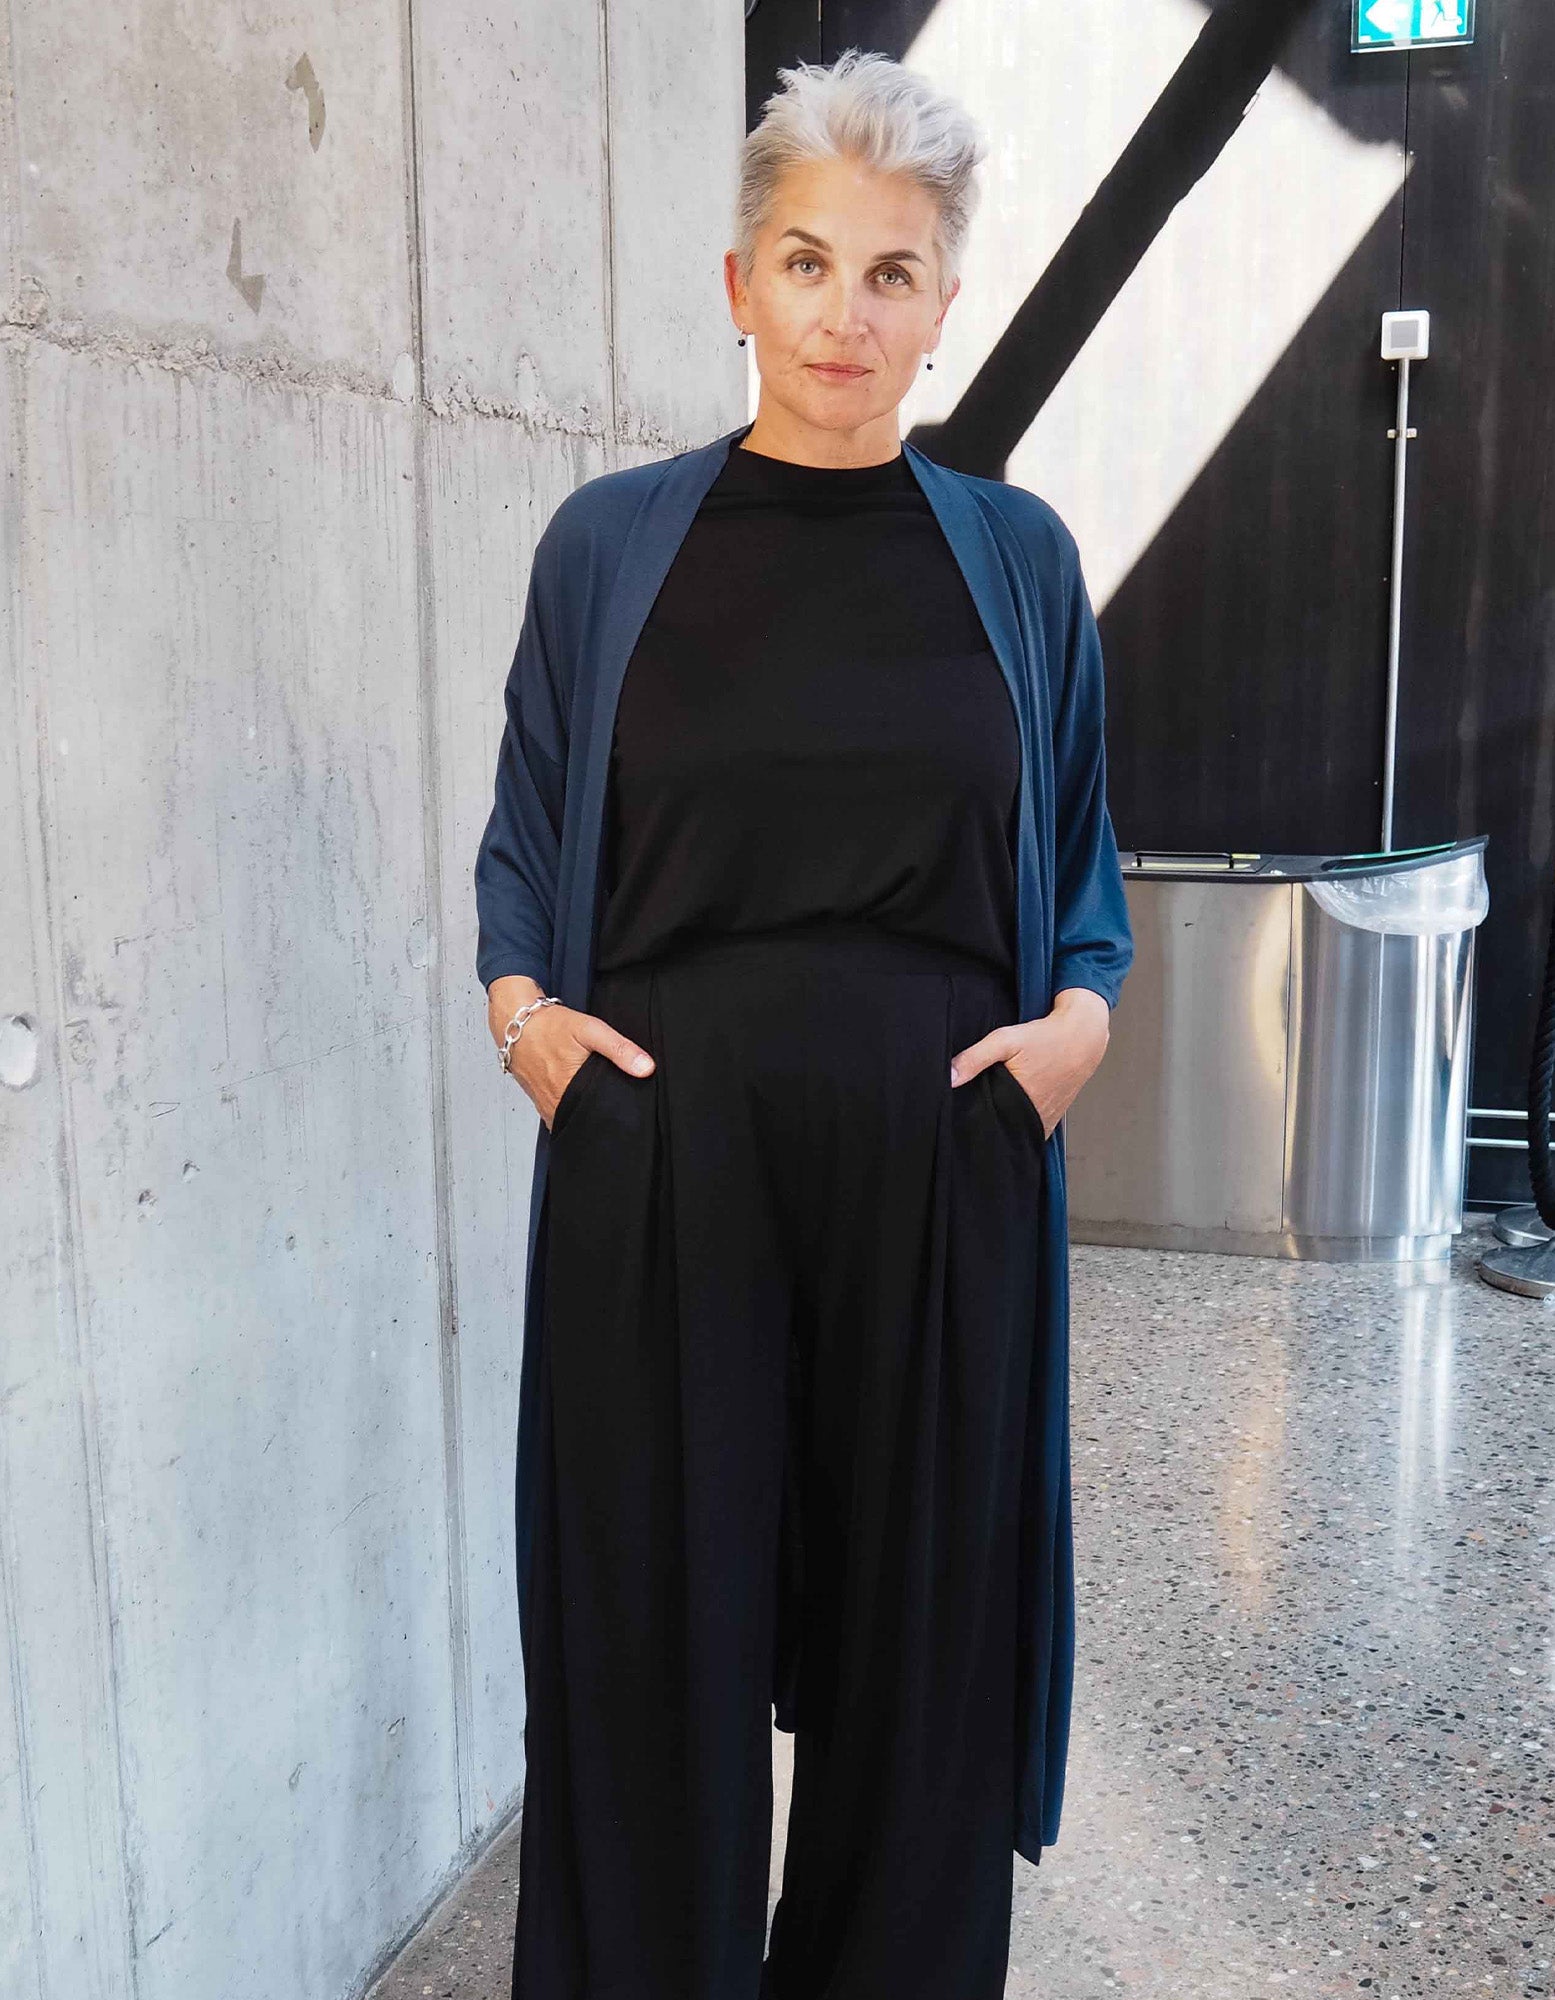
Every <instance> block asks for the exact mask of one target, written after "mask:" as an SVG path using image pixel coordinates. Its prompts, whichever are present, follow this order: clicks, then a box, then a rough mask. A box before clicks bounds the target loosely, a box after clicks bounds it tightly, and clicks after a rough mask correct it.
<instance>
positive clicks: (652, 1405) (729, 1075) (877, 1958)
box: [513, 929, 1047, 2000]
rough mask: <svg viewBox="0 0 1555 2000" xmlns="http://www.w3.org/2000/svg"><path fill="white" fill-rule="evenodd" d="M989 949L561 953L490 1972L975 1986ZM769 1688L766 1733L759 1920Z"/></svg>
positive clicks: (1003, 1113) (782, 943)
mask: <svg viewBox="0 0 1555 2000" xmlns="http://www.w3.org/2000/svg"><path fill="white" fill-rule="evenodd" d="M1014 1004H1015V1003H1014V993H1013V989H1012V987H1011V986H1010V985H1009V983H1008V982H1007V981H1006V980H1005V979H1004V978H1003V977H1001V976H1000V975H999V974H998V973H996V972H995V971H994V970H992V969H991V968H988V967H985V966H982V965H981V964H979V962H977V961H974V960H972V959H969V958H966V957H962V956H959V955H954V954H950V953H947V952H943V951H941V950H940V949H938V948H937V947H933V946H928V945H923V944H919V943H917V942H916V941H914V940H912V939H909V938H901V937H893V936H891V935H889V934H886V933H882V932H873V931H869V930H864V929H844V930H839V931H837V932H835V933H827V932H822V931H817V932H815V933H813V934H807V933H799V934H791V933H785V934H783V935H781V936H778V935H773V934H767V935H764V936H753V937H749V938H738V937H727V938H722V939H719V940H716V941H714V942H712V943H710V944H706V945H702V946H699V947H695V948H692V949H689V950H686V951H683V952H680V953H677V954H676V955H675V956H674V957H673V958H660V959H658V960H656V961H654V962H653V963H652V964H647V965H638V966H634V967H627V968H619V969H617V970H615V971H612V972H606V973H603V974H601V975H600V976H599V977H598V979H597V980H596V982H595V989H594V994H593V997H592V1000H591V1011H593V1012H595V1013H597V1014H599V1015H600V1016H601V1017H602V1018H604V1019H605V1020H607V1021H609V1022H611V1023H612V1024H613V1025H614V1026H616V1027H618V1028H620V1029H622V1030H623V1031H624V1032H625V1033H626V1034H628V1035H630V1036H631V1037H632V1038H633V1039H634V1040H635V1041H637V1042H640V1043H641V1044H642V1045H643V1046H644V1047H645V1048H647V1049H648V1050H650V1051H651V1053H652V1054H653V1055H654V1057H655V1058H656V1068H655V1070H654V1072H653V1074H652V1075H651V1076H649V1077H647V1078H644V1079H639V1078H635V1077H633V1076H630V1075H629V1074H628V1073H627V1072H625V1071H624V1070H621V1069H619V1068H618V1067H617V1066H616V1065H615V1064H614V1063H613V1062H611V1061H610V1060H609V1059H608V1058H606V1057H604V1056H602V1055H599V1054H597V1053H594V1054H591V1055H589V1056H588V1057H587V1059H586V1060H585V1062H584V1064H583V1067H582V1068H581V1069H580V1070H579V1071H578V1072H577V1074H576V1075H575V1076H574V1077H573V1079H572V1080H571V1082H569V1084H568V1085H567V1087H566V1089H565V1091H564V1092H563V1094H562V1099H561V1102H560V1104H559V1105H558V1107H557V1111H556V1114H555V1118H554V1121H553V1126H552V1136H551V1154H550V1161H549V1168H548V1189H547V1201H548V1216H547V1222H546V1226H547V1251H546V1259H547V1261H546V1276H545V1286H544V1296H545V1329H544V1341H543V1348H542V1356H541V1368H540V1375H539V1385H540V1386H539V1394H540V1397H541V1411H540V1417H539V1422H538V1424H537V1427H536V1436H537V1444H536V1449H537V1451H538V1452H539V1454H540V1463H539V1468H538V1488H539V1498H538V1501H537V1509H536V1516H535V1524H534V1542H533V1574H532V1582H531V1588H532V1598H531V1604H530V1615H531V1619H532V1624H531V1636H530V1639H529V1646H530V1661H529V1676H530V1684H529V1687H528V1690H527V1694H528V1714H527V1720H526V1724H525V1748H526V1753H527V1767H528V1768H527V1781H526V1795H525V1805H524V1813H523V1821H522V1829H521V1834H520V1857H519V1868H520V1881H519V1907H518V1922H517V1934H516V1941H515V1956H514V1968H513V1994H514V2000H999V1996H1001V1995H1002V1994H1003V1992H1004V1984H1005V1973H1006V1967H1007V1961H1008V1953H1009V1938H1010V1917H1011V1908H1010V1905H1011V1893H1012V1886H1013V1852H1014V1825H1015V1787H1016V1762H1015V1668H1016V1650H1017V1645H1016V1631H1015V1607H1016V1604H1017V1601H1018V1597H1019V1590H1018V1579H1017V1559H1018V1556H1017V1551H1018V1521H1019V1512H1020V1479H1021V1469H1022V1463H1023V1446H1024V1439H1025V1433H1026V1411H1027V1398H1028V1385H1029V1370H1030V1363H1031V1352H1032V1345H1033V1328H1034V1323H1035V1314H1036V1309H1037V1304H1036V1301H1037V1271H1036V1267H1035V1260H1036V1256H1037V1251H1036V1235H1037V1231H1036V1212H1037V1203H1038V1197H1039V1194H1040V1184H1041V1176H1042V1173H1043V1171H1044V1164H1045V1152H1046V1145H1047V1141H1046V1140H1045V1138H1044V1136H1043V1132H1042V1123H1041V1119H1040V1117H1039V1115H1038V1113H1037V1110H1036V1107H1035V1106H1034V1105H1033V1104H1032V1102H1031V1100H1030V1098H1029V1097H1028V1096H1027V1095H1026V1093H1025V1091H1024V1089H1023V1088H1022V1086H1021V1085H1020V1083H1019V1082H1018V1081H1017V1080H1016V1078H1015V1077H1014V1076H1013V1075H1012V1074H1011V1072H1010V1071H1009V1070H1007V1069H1006V1068H1005V1067H1004V1065H1003V1064H1002V1063H998V1062H995V1063H993V1064H992V1065H990V1066H989V1067H988V1068H987V1069H985V1070H983V1071H982V1072H980V1073H979V1074H978V1075H977V1076H976V1077H975V1078H974V1079H972V1080H971V1081H969V1082H968V1083H966V1084H963V1085H960V1086H958V1087H956V1088H954V1089H953V1088H952V1087H951V1084H950V1078H949V1068H950V1059H951V1056H952V1055H953V1054H954V1053H955V1052H957V1051H958V1050H960V1049H962V1048H964V1047H965V1046H966V1045H967V1044H968V1043H970V1042H972V1041H975V1040H976V1039H977V1038H978V1037H979V1036H981V1035H982V1034H984V1033H986V1032H987V1030H989V1029H990V1028H993V1027H996V1026H1000V1025H1004V1024H1007V1023H1009V1022H1011V1021H1013V1020H1014V1019H1015V1018H1016V1016H1015V1012H1014ZM774 1705H775V1707H776V1715H777V1722H778V1724H779V1726H780V1727H783V1728H786V1729H791V1730H792V1731H793V1732H794V1781H793V1795H792V1801H791V1807H790V1814H789V1824H788V1842H787V1849H786V1853H785V1857H784V1870H783V1880H782V1894H781V1897H780V1900H779V1902H778V1905H777V1909H776V1913H775V1915H774V1917H773V1921H772V1932H771V1943H770V1956H769V1957H768V1959H767V1961H766V1963H765V1965H764V1964H763V1951H764V1948H765V1946H766V1919H767V1885H768V1876H769V1868H770V1860H771V1845H770V1843H771V1836H772V1803H773V1801H772V1759H771V1751H772V1743H771V1729H772V1724H773V1711H774Z"/></svg>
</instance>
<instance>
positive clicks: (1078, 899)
mask: <svg viewBox="0 0 1555 2000" xmlns="http://www.w3.org/2000/svg"><path fill="white" fill-rule="evenodd" d="M749 429H750V425H749V424H743V425H741V426H740V427H739V428H738V429H736V430H732V431H726V432H725V433H724V435H723V436H722V437H719V438H715V439H714V440H713V442H712V443H711V444H707V445H701V446H698V447H696V448H694V449H692V450H688V451H682V452H678V453H676V454H675V455H674V456H673V457H671V458H667V459H659V460H655V461H653V462H652V463H650V464H646V465H634V466H627V467H624V468H622V469H621V470H619V471H615V472H607V473H601V474H600V475H598V476H597V477H595V478H593V479H589V480H586V481H585V482H584V483H583V485H582V486H580V487H578V488H577V489H576V490H575V491H574V492H572V493H570V494H569V495H568V496H567V498H566V499H565V500H563V501H562V503H561V505H560V506H559V507H557V509H556V510H555V512H554V513H553V515H552V516H551V519H550V521H549V523H548V524H547V526H546V528H545V531H544V533H543V534H542V535H541V537H540V539H539V542H538V543H537V544H536V547H535V554H534V563H533V566H532V568H531V571H530V576H529V587H528V594H527V598H526V602H525V606H524V615H523V622H522V626H521V629H520V632H519V636H518V646H517V650H516V652H515V653H514V656H513V665H512V669H511V671H510V673H509V675H508V680H507V690H506V705H507V725H506V729H505V731H504V734H503V737H502V744H501V749H500V751H499V753H498V758H497V773H496V796H495V800H494V803H493V806H492V811H491V816H490V819H489V821H488V823H487V826H486V831H485V834H484V836H483V838H482V840H481V845H480V852H479V855H478V857H477V859H476V863H475V900H476V909H477V916H478V922H479V939H478V945H477V951H476V961H475V964H476V973H477V976H478V978H479V979H480V981H481V984H482V985H483V986H489V985H490V983H491V982H492V980H494V979H499V978H501V977H503V976H504V975H505V974H509V973H515V972H522V973H528V974H529V976H530V977H531V978H533V979H535V980H537V981H538V982H539V984H540V986H541V987H542V988H544V990H545V991H546V992H548V993H554V994H556V995H557V996H558V997H559V998H560V999H561V1000H563V1001H564V1002H565V1003H566V1004H567V1005H568V1006H569V1007H576V1008H581V1009H585V1010H588V1011H592V1009H591V1008H590V994H591V991H592V981H593V954H594V946H595V941H596V938H597V935H598V926H599V916H600V910H601V906H602V899H603V889H602V883H601V880H600V874H601V871H600V866H599V862H600V845H601V836H602V830H603V824H604V808H605V798H606V781H607V778H608V776H609V764H610V750H611V739H612V735H613V732H614V728H615V716H616V703H617V698H618V696H619V694H620V691H621V683H622V679H623V677H624V675H625V672H626V666H627V661H628V659H629V658H630V656H631V652H632V648H633V646H634V645H635V643H636V640H637V635H638V633H639V631H640V630H641V628H642V625H643V622H644V620H645V619H646V617H647V615H648V612H649V609H650V607H651V606H652V604H653V600H654V598H655V597H656V596H657V594H658V591H659V586H660V584H661V583H662V582H663V581H664V577H665V574H666V572H667V571H668V569H669V566H670V563H671V562H672V561H673V559H674V556H675V553H676V551H677V549H678V548H679V547H680V544H681V542H682V540H683V538H684V537H685V534H686V531H687V529H688V528H689V527H690V525H691V522H692V518H693V516H694V515H695V513H696V511H697V507H698V504H699V503H700V501H701V499H702V496H703V494H704V493H705V492H706V491H707V489H708V487H709V486H711V485H712V483H713V480H714V479H715V478H716V477H717V475H718V472H719V470H720V469H721V467H722V466H723V464H724V462H725V460H726V458H727V456H728V453H729V451H730V449H731V447H732V446H734V445H735V444H737V443H738V442H739V440H740V439H741V438H743V437H744V436H745V434H746V432H747V431H748V430H749ZM903 449H904V451H905V452H906V455H907V461H908V464H909V465H910V466H911V468H912V470H913V472H914V474H915V475H916V477H917V480H918V483H919V485H920V487H921V488H922V490H923V492H924V494H925V495H926V497H927V499H928V501H929V504H930V506H931V507H932V508H933V510H934V514H935V516H936V518H937V519H938V521H939V524H940V526H941V528H942V529H943V530H944V533H945V537H946V539H947V541H948V542H949V544H950V548H951V551H952V553H953V555H954V556H955V559H956V561H957V563H958V565H959V566H960V569H961V571H962V573H963V575H964V576H965V577H966V580H967V584H968V586H969V588H970V589H971V592H972V597H973V600H974V602H975V603H976V606H977V609H978V611H979V613H980V614H981V617H982V622H983V624H984V626H985V627H986V628H987V632H988V637H989V642H990V644H991V645H992V647H993V650H994V653H995V655H996V656H997V658H998V661H999V666H1000V668H1001V670H1002V672H1003V674H1004V678H1005V681H1006V684H1007V685H1008V687H1009V691H1010V695H1011V698H1012V700H1013V702H1014V705H1015V713H1016V716H1017V719H1018V723H1019V732H1020V742H1021V780H1020V797H1019V802H1018V808H1019V810H1018V818H1019V837H1018V846H1017V852H1016V918H1017V932H1016V935H1017V951H1018V958H1019V963H1018V968H1017V971H1018V980H1019V1009H1020V1019H1021V1020H1023V1021H1029V1020H1034V1019H1036V1018H1037V1017H1039V1016H1040V1015H1043V1014H1045V1013H1047V1011H1048V1009H1049V1007H1050V1006H1051V1004H1052V998H1053V995H1054V994H1055V993H1056V992H1058V991H1059V990H1060V989H1061V988H1063V987H1066V986H1087V987H1090V988H1091V989H1093V990H1094V991H1095V992H1097V993H1100V994H1102V995H1103V996H1104V998H1105V999H1106V1001H1107V1003H1108V1005H1109V1006H1111V1005H1113V1004H1115V1003H1116V1000H1117V997H1118V991H1119V988H1120V987H1121V986H1122V983H1123V979H1124V975H1125V974H1126V973H1127V971H1128V968H1129V965H1130V963H1131V962H1132V959H1133V940H1132V937H1131V935H1130V931H1129V922H1128V909H1127V904H1126V901H1125V897H1124V891H1123V879H1122V873H1121V870H1120V868H1119V865H1118V851H1117V843H1116V841H1115V840H1114V838H1113V831H1112V822H1111V818H1110V816H1109V814H1108V811H1107V800H1106V769H1105V751H1104V747H1103V737H1102V723H1103V681H1102V655H1101V641H1100V637H1099V635H1098V633H1097V629H1096V620H1095V617H1094V614H1093V612H1092V609H1091V604H1090V599H1089V596H1088V594H1087V591H1086V587H1085V582H1084V579H1083V577H1082V575H1081V573H1080V561H1079V553H1078V550H1077V549H1076V546H1075V541H1074V537H1073V536H1072V535H1071V534H1070V532H1069V530H1068V529H1067V528H1066V527H1065V526H1064V524H1063V522H1062V521H1061V520H1060V519H1059V517H1058V515H1057V514H1056V513H1055V512H1054V510H1053V509H1052V508H1051V507H1050V506H1049V505H1048V504H1047V502H1046V501H1044V500H1040V499H1038V498H1037V496H1036V495H1035V494H1033V493H1029V492H1027V491H1025V490H1024V489H1023V488H1021V487H1019V486H1009V485H1006V484H1004V483H1003V482H1001V481H999V480H994V479H982V478H977V477H975V476H974V475H972V474H970V473H963V472H956V471H953V470H951V469H950V468H948V467H946V466H943V465H940V464H938V463H936V461H935V460H933V459H931V458H928V457H927V456H925V454H924V453H922V452H921V451H919V450H918V449H917V448H916V446H914V445H912V444H906V443H904V446H903ZM549 1139H550V1134H549V1132H548V1131H547V1129H546V1127H545V1125H544V1124H543V1123H541V1124H540V1125H539V1127H538V1132H537V1137H536V1142H535V1157H534V1174H533V1181H532V1184H531V1190H530V1203H529V1241H528V1257H527V1266H526V1276H525V1302H524V1304H525V1311H524V1327H525V1335H524V1344H523V1360H522V1365H521V1370H520V1381H519V1411H518V1456H517V1477H516V1495H515V1501H516V1524H517V1546H516V1554H517V1570H518V1603H519V1630H520V1646H521V1648H522V1651H523V1656H524V1661H525V1665H526V1669H527V1665H528V1658H529V1642H528V1633H529V1629H530V1616H529V1611H528V1603H529V1578H530V1549H531V1538H532V1526H533V1521H534V1495H535V1479H536V1476H537V1471H538V1467H537V1463H536V1459H537V1450H536V1439H537V1435H538V1433H537V1426H538V1422H539V1399H540V1383H541V1380H542V1377H541V1370H540V1363H541V1344H542V1336H543V1331H544V1325H545V1314H544V1305H543V1300H544V1283H545V1276H544V1265H545V1256H544V1248H545V1230H544V1228H543V1220H544V1201H545V1183H546V1164H547V1160H548V1157H549ZM1044 1179H1045V1186H1044V1190H1043V1195H1042V1200H1041V1205H1040V1208H1039V1210H1038V1212H1037V1214H1036V1215H1035V1216H1034V1217H1033V1225H1034V1227H1035V1228H1036V1229H1037V1230H1038V1232H1039V1240H1040V1244H1041V1248H1042V1250H1043V1252H1044V1255H1043V1257H1042V1261H1041V1269H1042V1273H1043V1276H1042V1279H1041V1282H1040V1285H1039V1288H1038V1296H1037V1297H1035V1298H1034V1299H1033V1300H1032V1337H1033V1339H1034V1341H1035V1343H1036V1346H1035V1348H1034V1355H1035V1359H1036V1366H1035V1367H1034V1369H1033V1372H1032V1392H1031V1403H1030V1408H1029V1412H1028V1420H1027V1441H1026V1467H1025V1479H1024V1488H1023V1492H1024V1498H1023V1503H1022V1522H1021V1537H1022V1541H1021V1572H1020V1582H1019V1589H1020V1603H1019V1607H1018V1608H1019V1632H1020V1641H1019V1643H1020V1656H1019V1660H1018V1674H1019V1696H1018V1702H1019V1705H1018V1709H1017V1727H1018V1738H1017V1752H1018V1754H1017V1759H1016V1769H1015V1772H1014V1774H1013V1783H1014V1799H1013V1808H1014V1827H1015V1849H1016V1851H1017V1853H1019V1854H1022V1855H1024V1856H1025V1858H1026V1859H1027V1860H1028V1861H1032V1862H1036V1861H1038V1860H1039V1859H1040V1857H1041V1850H1042V1848H1043V1847H1044V1846H1051V1845H1052V1844H1053V1842H1054V1841H1055V1840H1056V1839H1057V1837H1058V1823H1059V1814H1060V1811H1061V1808H1062V1804H1063V1792H1064V1771H1065V1765H1066V1761H1067V1755H1068V1744H1069V1710H1070V1701H1071V1695H1072V1690H1073V1684H1074V1636H1075V1635H1074V1563H1073V1545H1072V1532H1071V1514H1070V1489H1069V1330H1068V1319H1069V1293H1068V1210H1067V1194H1066V1187H1065V1177H1064V1131H1063V1125H1062V1123H1060V1125H1059V1128H1058V1130H1057V1132H1056V1133H1055V1134H1054V1136H1053V1139H1052V1141H1051V1143H1050V1144H1049V1147H1048V1156H1047V1173H1046V1175H1045V1177H1044Z"/></svg>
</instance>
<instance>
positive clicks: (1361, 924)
mask: <svg viewBox="0 0 1555 2000" xmlns="http://www.w3.org/2000/svg"><path fill="white" fill-rule="evenodd" d="M1303 887H1304V888H1305V889H1306V890H1307V892H1308V893H1309V894H1310V895H1311V896H1312V897H1314V898H1315V900H1316V902H1317V905H1318V907H1319V909H1321V910H1324V911H1325V912H1326V913H1327V914H1328V915H1329V916H1331V917H1333V918H1335V919H1336V920H1337V921H1338V922H1339V923H1341V924H1353V925H1354V926H1355V927H1356V928H1357V929H1358V930H1363V931H1388V932H1392V933H1394V934H1403V935H1404V936H1407V937H1436V936H1439V935H1441V934H1442V933H1443V932H1445V931H1470V930H1474V929H1475V928H1476V927H1477V926H1478V925H1479V924H1481V923H1483V922H1484V920H1485V913H1486V911H1487V910H1488V909H1489V908H1490V890H1489V887H1488V885H1487V884H1486V881H1485V851H1484V849H1483V848H1480V847H1476V848H1471V849H1470V850H1469V851H1468V852H1467V853H1466V854H1455V855H1454V856H1453V858H1452V859H1451V860H1450V861H1442V862H1438V863H1436V864H1434V865H1432V864H1427V865H1425V866H1424V867H1420V868H1400V869H1395V870H1392V871H1390V872H1389V873H1386V874H1377V875H1349V876H1345V877H1343V878H1340V879H1338V880H1331V881H1327V882H1307V883H1304V884H1303Z"/></svg>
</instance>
